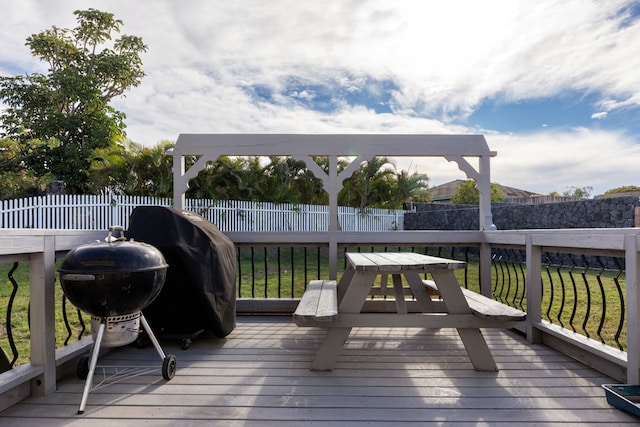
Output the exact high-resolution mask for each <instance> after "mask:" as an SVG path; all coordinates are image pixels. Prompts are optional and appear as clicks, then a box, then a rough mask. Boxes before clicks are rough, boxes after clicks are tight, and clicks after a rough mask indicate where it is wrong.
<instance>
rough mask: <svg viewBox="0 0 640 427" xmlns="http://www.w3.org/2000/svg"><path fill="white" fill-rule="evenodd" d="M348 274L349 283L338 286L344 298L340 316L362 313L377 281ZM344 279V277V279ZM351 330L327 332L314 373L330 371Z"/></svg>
mask: <svg viewBox="0 0 640 427" xmlns="http://www.w3.org/2000/svg"><path fill="white" fill-rule="evenodd" d="M347 271H350V273H346V272H345V274H348V276H347V277H348V279H349V281H348V282H346V280H342V279H341V280H340V283H339V284H338V294H339V295H340V292H339V291H340V286H342V287H343V289H342V298H340V299H339V300H338V301H339V304H338V316H339V315H340V313H349V314H352V313H360V311H361V310H362V306H363V305H364V302H365V300H366V299H367V295H369V291H370V290H371V285H372V283H373V281H374V279H375V276H376V275H375V274H367V273H357V274H356V273H355V272H354V271H353V270H347ZM343 278H344V277H343ZM350 333H351V328H342V327H332V328H329V329H328V330H327V335H325V338H324V341H323V342H322V344H321V345H320V349H319V350H318V352H317V353H316V357H315V359H313V362H312V363H311V370H314V371H330V370H332V369H333V367H334V366H335V364H336V361H337V360H338V357H339V356H340V352H341V351H342V348H343V347H344V343H345V342H346V341H347V338H349V334H350Z"/></svg>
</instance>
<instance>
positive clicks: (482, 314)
mask: <svg viewBox="0 0 640 427" xmlns="http://www.w3.org/2000/svg"><path fill="white" fill-rule="evenodd" d="M346 260H347V265H346V269H345V271H344V273H343V275H342V277H341V278H340V281H339V282H338V283H336V281H334V280H314V281H312V282H311V283H310V284H309V285H308V286H307V290H306V291H305V293H304V295H303V297H302V299H301V301H300V304H299V305H298V308H297V309H296V312H295V313H294V321H295V322H296V324H297V325H298V326H313V327H323V328H327V334H326V336H325V338H324V341H323V342H322V344H321V346H320V348H319V350H318V352H317V354H316V356H315V359H314V360H313V362H312V365H311V369H313V370H332V369H333V367H334V366H335V363H336V361H337V359H338V357H339V356H340V352H341V350H342V348H343V346H344V343H345V342H346V340H347V339H348V338H349V334H350V332H351V329H352V328H353V327H385V328H388V327H404V328H409V327H418V328H456V329H457V331H458V334H459V336H460V338H461V339H462V342H463V344H464V347H465V349H466V351H467V354H468V355H469V358H470V360H471V363H472V364H473V366H474V368H475V369H476V370H481V371H497V370H498V369H497V366H496V363H495V361H494V359H493V356H492V354H491V351H490V349H489V347H488V345H487V343H486V341H485V339H484V337H483V335H482V332H481V330H480V329H481V328H487V327H512V326H513V325H514V322H517V321H523V320H524V319H525V318H526V313H524V312H522V311H519V310H516V309H514V308H512V307H508V306H506V305H504V304H502V303H500V302H497V301H494V300H492V299H490V298H487V297H484V296H482V295H480V294H477V293H475V292H471V291H468V290H466V289H463V288H461V287H460V284H459V283H458V281H457V279H456V277H455V274H454V270H455V269H458V268H464V267H465V265H466V264H465V263H464V262H462V261H456V260H451V259H446V258H440V257H434V256H428V255H422V254H418V253H413V252H369V253H347V254H346ZM427 273H428V274H429V275H430V276H431V278H432V280H428V279H426V274H427ZM421 275H423V277H421ZM389 276H391V281H392V285H393V304H394V305H395V310H394V312H392V313H389V312H388V311H389V310H388V305H389V301H385V300H383V299H382V298H379V299H377V300H376V299H375V298H374V299H373V300H372V299H371V298H369V296H370V295H371V294H372V289H374V290H375V289H376V288H377V289H378V290H377V292H373V294H376V293H378V294H379V293H380V287H379V286H377V287H374V283H375V282H376V279H377V278H380V282H381V286H382V287H383V288H384V287H385V286H386V282H387V279H388V277H389ZM403 277H404V279H405V281H406V283H407V284H408V289H407V288H406V287H404V285H403V280H402V278H403ZM407 294H410V295H412V296H413V298H411V299H410V300H407V298H405V296H406V295H407ZM434 295H437V297H435V298H433V296H434ZM365 303H366V306H367V307H368V309H367V310H363V307H365ZM376 304H380V305H382V304H384V305H385V307H387V308H380V309H378V310H376V309H375V306H376ZM369 308H373V311H371V310H369Z"/></svg>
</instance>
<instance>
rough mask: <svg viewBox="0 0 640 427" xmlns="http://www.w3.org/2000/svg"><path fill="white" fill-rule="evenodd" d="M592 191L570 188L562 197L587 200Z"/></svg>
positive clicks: (589, 188) (589, 189)
mask: <svg viewBox="0 0 640 427" xmlns="http://www.w3.org/2000/svg"><path fill="white" fill-rule="evenodd" d="M592 191H593V187H582V188H578V187H571V189H570V190H567V191H565V192H564V193H562V195H563V196H565V197H575V198H576V199H588V198H589V196H591V192H592Z"/></svg>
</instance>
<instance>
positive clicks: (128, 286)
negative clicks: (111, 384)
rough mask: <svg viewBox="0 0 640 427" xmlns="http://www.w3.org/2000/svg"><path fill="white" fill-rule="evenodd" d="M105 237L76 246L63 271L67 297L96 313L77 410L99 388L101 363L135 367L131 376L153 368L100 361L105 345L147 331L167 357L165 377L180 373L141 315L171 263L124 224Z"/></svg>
mask: <svg viewBox="0 0 640 427" xmlns="http://www.w3.org/2000/svg"><path fill="white" fill-rule="evenodd" d="M114 231H118V232H119V237H114V236H113V232H114ZM105 240H106V241H105V242H95V243H89V244H86V245H81V246H79V247H77V248H75V249H73V250H71V251H70V252H69V253H67V255H66V256H65V258H64V260H63V262H62V264H61V266H60V269H59V270H58V271H59V273H60V283H61V285H62V290H63V291H64V294H65V296H66V297H67V298H68V299H69V301H70V302H71V303H72V304H73V305H75V306H76V307H78V308H79V309H80V310H82V311H84V312H86V313H88V314H90V315H91V334H92V336H93V346H92V348H91V351H90V354H89V356H83V357H82V358H81V359H80V362H79V364H78V369H77V373H78V377H80V378H81V379H85V380H86V381H85V385H84V391H83V393H82V401H81V402H80V407H79V409H78V414H82V413H84V409H85V406H86V404H87V398H88V396H89V392H90V391H92V390H95V388H94V387H93V377H94V374H95V371H96V368H97V367H100V368H105V369H107V368H114V369H115V370H116V374H121V375H124V374H126V373H130V372H131V371H132V370H135V372H136V373H135V374H133V373H130V374H129V375H130V376H135V375H139V374H140V373H139V371H140V369H147V370H148V369H149V368H151V367H142V366H131V367H116V366H104V367H103V366H98V364H97V363H98V356H99V353H100V347H101V346H103V347H118V346H124V345H127V344H130V343H132V342H134V341H136V339H137V338H138V336H139V334H140V332H142V331H144V332H146V334H147V338H148V339H149V340H150V341H151V342H152V344H153V346H154V347H155V349H156V351H157V352H158V354H159V356H160V359H161V360H162V377H163V378H164V379H166V380H170V379H171V378H173V376H174V375H175V372H176V357H175V356H174V355H172V354H169V355H167V354H165V352H164V351H163V350H162V347H161V346H160V343H159V342H158V340H157V338H156V337H155V335H154V334H153V331H152V330H151V327H150V326H149V323H148V322H147V320H146V319H145V317H144V315H143V314H142V309H144V308H145V307H146V306H147V305H149V304H150V303H151V302H152V301H153V300H154V299H155V298H156V297H157V296H158V294H159V293H160V291H161V290H162V286H163V284H164V281H165V278H166V272H167V268H168V265H167V263H166V261H165V258H164V256H163V255H162V253H161V252H160V251H159V250H158V249H157V248H155V247H154V246H152V245H149V244H146V243H141V242H134V241H133V240H128V241H127V239H126V238H125V237H124V230H123V228H122V227H119V226H114V227H110V228H109V233H108V235H107V238H106V239H105ZM141 327H142V329H141ZM120 368H123V369H122V370H119V369H120ZM156 368H157V367H156Z"/></svg>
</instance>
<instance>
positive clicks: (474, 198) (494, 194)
mask: <svg viewBox="0 0 640 427" xmlns="http://www.w3.org/2000/svg"><path fill="white" fill-rule="evenodd" d="M491 201H492V202H503V201H504V194H503V193H502V190H500V188H499V187H498V184H496V183H493V182H492V183H491ZM451 203H455V204H461V205H477V204H479V203H480V192H479V191H478V187H477V185H476V181H475V180H473V179H468V180H466V181H465V182H463V183H462V184H460V185H459V186H458V189H457V190H456V193H455V194H454V195H453V197H451Z"/></svg>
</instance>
